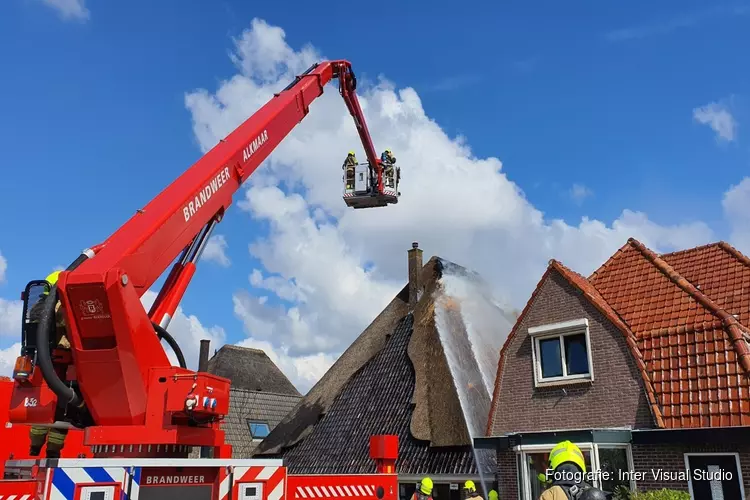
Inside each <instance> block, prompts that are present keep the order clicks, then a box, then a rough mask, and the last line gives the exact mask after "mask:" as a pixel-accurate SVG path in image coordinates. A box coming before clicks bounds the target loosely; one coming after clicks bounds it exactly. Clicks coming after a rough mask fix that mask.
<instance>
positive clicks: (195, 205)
mask: <svg viewBox="0 0 750 500" xmlns="http://www.w3.org/2000/svg"><path fill="white" fill-rule="evenodd" d="M267 140H268V131H267V130H264V131H263V132H261V133H260V134H259V135H258V137H256V138H255V139H253V142H251V143H250V144H248V145H247V146H245V149H243V150H242V162H243V163H245V162H247V160H249V159H250V157H252V156H253V154H255V152H256V151H258V148H260V147H261V146H262V145H263V144H265V143H266V141H267ZM228 179H229V168H228V167H225V168H224V170H222V171H221V172H219V174H218V175H217V176H216V177H214V178H213V179H211V182H209V183H208V185H206V187H204V188H203V189H201V190H200V192H199V193H198V194H197V195H196V196H195V198H194V199H193V201H190V202H188V204H187V205H185V206H184V207H182V215H184V216H185V222H187V221H189V220H190V217H192V216H193V215H195V214H196V212H198V210H199V209H200V208H201V207H202V206H203V205H204V204H205V203H206V202H207V201H208V200H209V199H211V196H213V194H214V193H216V191H218V189H219V188H220V187H221V186H223V185H224V183H226V182H227V180H228Z"/></svg>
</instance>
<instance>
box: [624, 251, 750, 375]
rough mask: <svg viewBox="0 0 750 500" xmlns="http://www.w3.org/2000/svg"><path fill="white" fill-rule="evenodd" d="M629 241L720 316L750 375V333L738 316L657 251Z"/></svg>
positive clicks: (685, 290) (655, 265) (674, 280)
mask: <svg viewBox="0 0 750 500" xmlns="http://www.w3.org/2000/svg"><path fill="white" fill-rule="evenodd" d="M628 243H629V244H630V245H631V246H633V248H635V249H636V250H638V251H639V252H640V253H641V255H643V256H644V257H645V258H646V260H648V261H649V262H651V263H652V264H653V265H654V267H656V268H657V269H658V270H659V271H660V272H661V273H662V274H664V275H665V276H666V277H667V278H669V280H670V281H672V283H674V284H675V285H677V287H679V288H680V289H682V291H684V292H685V293H687V294H688V295H690V296H691V297H692V298H693V299H695V301H696V302H698V303H699V304H700V305H702V306H703V307H705V308H706V309H708V310H709V311H710V312H711V313H713V314H714V315H715V316H716V317H718V318H719V319H720V320H721V322H722V324H723V325H724V326H725V327H726V329H727V333H728V334H729V339H730V340H731V343H732V346H733V347H734V350H735V351H736V352H737V356H738V357H739V362H740V366H742V368H743V369H744V370H745V371H746V372H747V374H748V375H750V343H749V339H750V333H749V332H748V331H747V330H746V329H745V327H744V326H742V323H740V322H739V321H738V320H737V318H735V317H734V316H732V315H731V314H729V313H728V312H727V311H725V310H724V309H722V308H721V307H720V306H719V305H718V304H717V303H716V302H714V301H713V300H712V299H711V298H710V297H709V296H708V295H706V294H705V293H703V292H701V291H700V290H698V288H696V287H695V285H693V284H692V283H690V282H689V281H688V280H687V279H685V277H683V276H682V275H681V274H679V273H678V272H677V271H676V270H675V269H674V268H673V267H672V266H670V265H669V263H668V262H667V261H665V260H664V259H662V258H661V257H659V256H658V255H657V254H656V252H654V251H653V250H651V249H649V248H648V247H646V245H644V244H643V243H641V242H640V241H638V240H636V239H635V238H628Z"/></svg>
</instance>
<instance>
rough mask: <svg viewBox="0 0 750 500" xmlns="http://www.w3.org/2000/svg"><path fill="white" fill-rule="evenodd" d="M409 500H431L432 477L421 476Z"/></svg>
mask: <svg viewBox="0 0 750 500" xmlns="http://www.w3.org/2000/svg"><path fill="white" fill-rule="evenodd" d="M411 500H432V479H430V478H429V477H423V478H422V481H420V482H419V487H418V488H417V491H415V492H414V494H413V495H412V496H411Z"/></svg>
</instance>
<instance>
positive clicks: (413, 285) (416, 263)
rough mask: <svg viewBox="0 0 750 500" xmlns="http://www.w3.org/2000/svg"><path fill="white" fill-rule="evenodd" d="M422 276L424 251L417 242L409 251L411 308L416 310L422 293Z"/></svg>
mask: <svg viewBox="0 0 750 500" xmlns="http://www.w3.org/2000/svg"><path fill="white" fill-rule="evenodd" d="M421 274H422V250H420V249H419V243H417V242H416V241H415V242H414V243H412V244H411V250H409V308H410V309H414V307H415V306H416V305H417V301H418V300H419V296H420V294H421V292H422V288H421V285H422V284H421V283H420V277H421Z"/></svg>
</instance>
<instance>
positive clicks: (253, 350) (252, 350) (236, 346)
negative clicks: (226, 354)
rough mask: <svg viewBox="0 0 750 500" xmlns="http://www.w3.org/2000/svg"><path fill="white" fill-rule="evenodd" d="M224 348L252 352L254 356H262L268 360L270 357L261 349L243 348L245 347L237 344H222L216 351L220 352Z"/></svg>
mask: <svg viewBox="0 0 750 500" xmlns="http://www.w3.org/2000/svg"><path fill="white" fill-rule="evenodd" d="M224 348H226V349H236V350H238V351H249V352H254V353H256V354H264V355H265V356H266V357H268V358H269V359H270V357H269V356H268V354H266V351H264V350H263V349H257V348H255V347H245V346H242V345H237V344H224V345H223V346H221V347H219V349H218V350H219V351H221V350H222V349H224Z"/></svg>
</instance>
